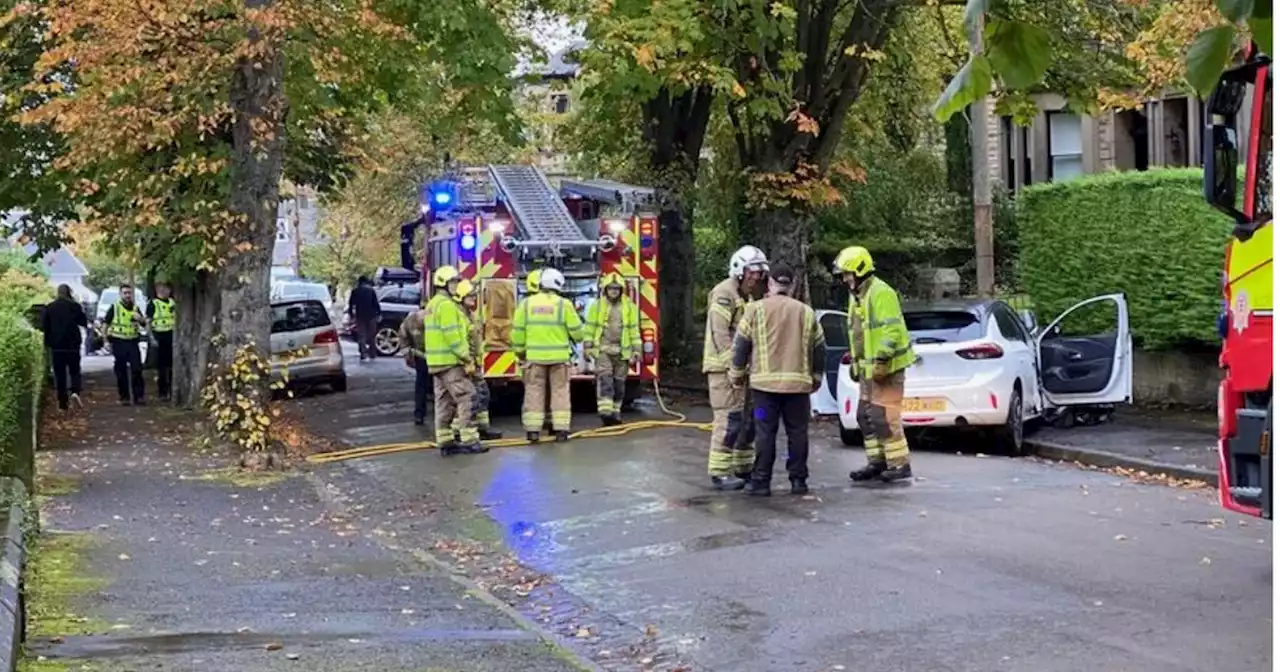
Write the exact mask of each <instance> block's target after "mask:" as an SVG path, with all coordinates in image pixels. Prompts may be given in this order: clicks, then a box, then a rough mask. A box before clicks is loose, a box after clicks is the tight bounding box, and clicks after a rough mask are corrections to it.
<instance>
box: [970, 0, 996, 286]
mask: <svg viewBox="0 0 1280 672" xmlns="http://www.w3.org/2000/svg"><path fill="white" fill-rule="evenodd" d="M984 23H985V21H984V17H983V15H982V14H979V15H978V19H977V25H976V26H974V27H973V30H972V31H971V32H970V35H969V53H970V54H971V55H972V56H974V57H977V56H981V55H982V30H983V26H984ZM987 93H988V92H987V91H983V92H982V97H981V98H980V99H978V101H977V102H976V103H974V104H973V105H971V106H970V113H969V133H970V136H971V137H970V143H969V144H970V145H971V146H972V148H973V247H974V252H975V253H976V255H977V262H978V263H977V271H978V295H979V296H983V297H990V296H992V295H993V294H995V289H996V269H995V235H994V232H993V231H992V225H991V165H990V162H991V157H990V156H989V155H988V153H987V139H988V138H987V116H988V115H987Z"/></svg>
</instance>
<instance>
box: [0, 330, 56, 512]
mask: <svg viewBox="0 0 1280 672" xmlns="http://www.w3.org/2000/svg"><path fill="white" fill-rule="evenodd" d="M44 365H45V362H44V347H43V344H42V342H41V337H40V332H38V331H36V330H34V329H32V328H31V325H30V324H28V322H27V320H26V318H25V317H24V316H22V315H18V314H15V313H0V380H4V381H5V384H4V385H3V386H0V451H2V452H0V475H3V476H16V477H18V478H21V479H22V480H23V482H25V483H26V484H27V487H28V488H31V487H32V478H33V474H34V468H35V448H36V447H35V442H34V440H33V436H32V432H33V430H34V428H35V422H36V416H37V410H36V403H37V400H38V399H39V396H40V390H41V388H42V386H43V384H44Z"/></svg>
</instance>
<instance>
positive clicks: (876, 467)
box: [849, 462, 889, 483]
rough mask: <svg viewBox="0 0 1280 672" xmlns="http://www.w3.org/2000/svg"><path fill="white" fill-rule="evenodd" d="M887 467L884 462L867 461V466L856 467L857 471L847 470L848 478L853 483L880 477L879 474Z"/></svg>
mask: <svg viewBox="0 0 1280 672" xmlns="http://www.w3.org/2000/svg"><path fill="white" fill-rule="evenodd" d="M888 468H889V465H887V464H885V463H884V462H868V463H867V466H865V467H863V468H861V469H858V470H857V471H851V472H849V478H850V479H852V480H853V482H854V483H862V482H863V481H871V480H875V479H877V478H880V474H883V473H884V471H885V469H888Z"/></svg>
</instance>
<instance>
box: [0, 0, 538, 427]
mask: <svg viewBox="0 0 1280 672" xmlns="http://www.w3.org/2000/svg"><path fill="white" fill-rule="evenodd" d="M459 16H463V17H465V18H467V19H468V20H469V21H470V22H469V23H463V24H460V23H459V22H458V17H459ZM502 21H503V17H502V16H501V15H500V14H499V13H498V12H496V11H492V8H491V7H490V5H489V4H488V3H483V4H482V3H479V2H476V3H471V4H469V5H468V4H466V3H463V4H461V5H457V6H450V7H437V6H434V4H433V3H394V2H393V3H373V2H367V1H364V0H337V1H335V2H326V3H315V2H307V1H305V0H244V1H243V2H228V1H218V0H138V1H137V2H116V1H113V0H64V1H62V2H40V1H34V0H33V1H30V2H19V3H17V4H16V5H14V6H11V7H10V8H9V10H8V12H7V13H6V14H5V15H4V19H3V27H4V28H5V30H6V31H7V32H8V34H9V36H10V39H12V38H13V37H15V36H18V37H25V38H26V39H28V40H35V41H37V42H38V45H39V50H40V54H39V57H38V58H37V59H35V60H34V62H33V63H31V64H30V71H29V73H27V75H28V81H27V82H25V83H24V85H23V87H22V89H21V91H22V92H23V94H24V96H25V98H24V99H25V100H27V101H29V103H28V104H27V105H25V106H24V107H23V108H22V109H21V110H18V111H17V113H18V114H17V118H18V121H20V123H21V124H22V125H23V126H24V127H26V128H27V129H40V130H43V131H45V132H48V133H50V134H52V135H53V137H55V138H56V139H57V140H58V142H60V143H62V145H63V146H62V147H60V148H59V149H60V151H59V152H57V154H56V155H55V156H49V157H47V158H48V161H47V166H46V167H47V168H48V170H47V171H46V172H45V173H44V175H43V177H44V178H46V179H52V178H53V177H55V176H56V177H58V178H59V179H60V180H61V182H60V185H59V186H60V188H61V189H62V191H63V192H64V195H65V198H66V200H67V201H70V202H73V203H75V204H77V205H78V208H79V211H78V213H77V214H78V216H79V217H80V218H81V219H83V220H85V221H88V222H90V223H92V225H93V226H94V227H95V228H96V229H97V230H98V231H100V232H101V233H102V234H103V235H104V237H105V239H106V241H107V242H108V244H109V245H111V246H113V247H114V248H116V249H128V250H131V251H133V252H134V253H135V254H136V258H137V259H138V260H139V262H140V265H141V266H142V267H144V268H149V269H153V273H154V276H153V277H159V278H161V279H165V280H168V281H170V282H172V283H174V284H176V285H177V288H178V292H177V297H178V306H179V325H180V331H179V337H178V338H177V339H175V342H176V343H177V345H178V349H179V352H178V353H177V360H178V363H179V366H177V367H176V368H177V370H178V372H180V376H179V378H180V379H179V380H178V381H175V382H176V392H177V396H178V397H179V400H180V401H186V402H191V401H195V400H197V399H200V398H202V396H203V399H204V400H205V401H206V402H208V404H209V407H210V410H211V411H212V412H213V415H214V418H215V420H216V421H217V424H218V427H219V429H220V430H223V431H224V432H225V433H226V434H227V435H228V436H230V437H231V438H233V439H234V440H235V441H236V442H237V443H238V444H239V445H240V446H241V447H242V448H244V449H246V450H258V449H262V448H264V447H265V446H266V443H267V435H268V427H269V426H270V422H271V420H270V417H269V414H268V413H267V412H266V410H265V403H264V402H265V401H266V399H267V395H268V394H269V391H268V389H267V380H268V373H269V371H268V369H267V357H269V352H267V348H268V347H269V346H268V344H269V328H270V322H269V318H270V308H269V301H268V291H267V287H268V267H269V265H270V258H271V251H272V246H273V244H274V240H275V228H276V212H277V205H278V201H279V184H280V182H281V179H282V177H285V176H286V175H287V176H289V177H292V178H295V180H297V177H298V175H296V174H301V177H302V179H303V180H305V181H306V182H307V183H309V184H316V185H318V186H320V187H322V188H325V187H330V188H332V187H336V186H338V185H340V184H341V182H342V180H343V179H345V176H346V175H347V174H349V172H350V168H351V166H352V165H353V164H355V163H356V162H358V161H359V160H361V158H362V157H361V155H360V153H359V151H358V150H359V143H358V139H359V138H360V136H361V134H362V133H363V129H364V128H366V127H367V123H368V120H369V119H371V118H373V117H374V115H376V114H378V113H379V112H382V111H385V110H387V109H391V108H394V107H396V106H399V107H403V108H411V107H413V106H414V105H417V104H418V103H419V102H420V101H422V100H426V99H430V98H432V97H433V96H440V95H441V94H442V92H444V91H446V90H447V91H457V92H459V93H458V94H457V95H456V96H455V97H456V99H458V101H459V102H468V103H474V104H473V106H472V107H471V109H470V110H469V112H474V111H475V110H481V111H487V112H488V113H490V114H494V115H498V116H505V115H507V114H508V111H509V103H504V102H503V98H504V92H505V90H506V81H507V75H508V72H509V70H510V66H511V65H512V64H513V61H514V52H515V48H514V46H513V45H514V43H512V42H509V41H507V38H506V36H507V35H508V31H507V26H506V25H504V24H503V23H502ZM415 31H417V32H415ZM476 44H480V45H488V46H494V47H496V48H498V49H499V52H500V54H501V55H500V56H499V57H498V58H494V59H492V61H491V62H490V64H489V65H476V64H475V63H474V62H472V63H467V64H463V63H462V62H461V61H462V60H464V59H462V58H461V57H460V54H459V53H451V51H456V50H459V49H462V48H464V47H466V48H469V47H472V46H475V45H476ZM432 64H435V65H432ZM301 157H306V158H307V159H308V160H299V158H301ZM289 173H294V174H289ZM297 181H302V180H297ZM184 374H185V380H183V379H182V377H183V375H184ZM207 376H209V377H208V379H207V380H206V377H207Z"/></svg>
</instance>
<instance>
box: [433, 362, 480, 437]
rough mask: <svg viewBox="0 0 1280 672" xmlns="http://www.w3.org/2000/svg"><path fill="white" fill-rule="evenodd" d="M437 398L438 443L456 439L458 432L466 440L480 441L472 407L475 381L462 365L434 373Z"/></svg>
mask: <svg viewBox="0 0 1280 672" xmlns="http://www.w3.org/2000/svg"><path fill="white" fill-rule="evenodd" d="M432 375H433V378H434V381H433V384H434V386H435V398H436V443H439V444H444V443H449V442H451V441H453V435H454V434H455V433H456V434H457V435H458V440H460V441H461V442H462V443H475V442H477V441H479V440H480V432H479V431H477V430H476V425H475V423H474V422H472V421H471V407H472V404H473V403H474V402H473V398H474V397H475V394H476V388H475V384H474V383H472V382H471V377H470V376H468V375H467V373H466V371H464V370H463V369H462V367H461V366H451V367H449V368H447V369H445V370H444V371H441V372H440V373H436V374H432Z"/></svg>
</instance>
